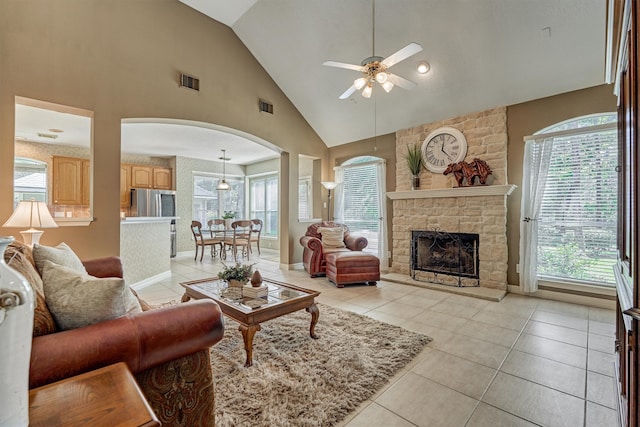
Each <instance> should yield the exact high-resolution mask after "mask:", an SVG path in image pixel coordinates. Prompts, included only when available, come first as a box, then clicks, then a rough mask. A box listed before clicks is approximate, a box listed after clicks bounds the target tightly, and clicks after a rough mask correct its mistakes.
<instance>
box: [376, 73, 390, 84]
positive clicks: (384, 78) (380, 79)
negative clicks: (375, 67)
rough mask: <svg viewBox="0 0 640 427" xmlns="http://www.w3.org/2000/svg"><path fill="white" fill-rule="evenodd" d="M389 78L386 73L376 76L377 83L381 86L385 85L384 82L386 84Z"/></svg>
mask: <svg viewBox="0 0 640 427" xmlns="http://www.w3.org/2000/svg"><path fill="white" fill-rule="evenodd" d="M388 78H389V75H388V74H387V73H385V72H384V71H383V72H380V73H378V74H376V81H377V82H378V83H380V84H383V83H384V82H386V81H387V79H388Z"/></svg>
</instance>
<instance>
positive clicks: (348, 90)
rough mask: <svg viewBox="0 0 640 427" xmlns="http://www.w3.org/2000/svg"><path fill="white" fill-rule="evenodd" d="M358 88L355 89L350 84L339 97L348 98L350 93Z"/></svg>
mask: <svg viewBox="0 0 640 427" xmlns="http://www.w3.org/2000/svg"><path fill="white" fill-rule="evenodd" d="M356 90H358V89H356V86H355V85H351V87H350V88H349V89H347V90H345V91H344V93H343V94H342V95H340V99H347V98H349V97H350V96H351V95H353V93H354V92H355V91H356Z"/></svg>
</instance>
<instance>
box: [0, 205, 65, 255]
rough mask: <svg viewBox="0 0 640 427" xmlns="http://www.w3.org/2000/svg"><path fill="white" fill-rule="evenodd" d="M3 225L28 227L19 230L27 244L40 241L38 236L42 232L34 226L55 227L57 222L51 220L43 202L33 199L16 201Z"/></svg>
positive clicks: (30, 244)
mask: <svg viewBox="0 0 640 427" xmlns="http://www.w3.org/2000/svg"><path fill="white" fill-rule="evenodd" d="M2 226H3V227H15V228H20V227H29V229H28V230H25V231H21V232H20V234H21V235H22V240H23V241H24V243H26V244H27V245H29V246H32V245H33V244H34V243H38V242H39V241H40V237H41V236H42V234H43V233H44V232H43V231H41V230H36V228H56V227H58V224H56V222H55V221H54V220H53V218H52V217H51V214H50V213H49V208H47V204H46V203H45V202H37V201H35V200H33V199H32V200H22V201H21V202H20V203H18V207H17V208H16V210H15V211H14V212H13V215H11V216H10V217H9V219H8V220H7V222H5V223H4V224H3V225H2Z"/></svg>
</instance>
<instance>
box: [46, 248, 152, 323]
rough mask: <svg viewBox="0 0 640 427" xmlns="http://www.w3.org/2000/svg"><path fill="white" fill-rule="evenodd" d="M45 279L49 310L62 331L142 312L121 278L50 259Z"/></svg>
mask: <svg viewBox="0 0 640 427" xmlns="http://www.w3.org/2000/svg"><path fill="white" fill-rule="evenodd" d="M42 282H43V284H44V294H45V296H46V299H47V305H48V306H49V310H51V314H52V315H53V318H54V319H55V321H56V323H57V325H58V327H59V328H60V329H62V330H67V329H74V328H81V327H83V326H87V325H92V324H94V323H98V322H102V321H105V320H110V319H115V318H116V317H120V316H124V315H125V314H128V313H139V312H141V311H142V309H141V308H140V304H139V303H138V300H137V298H136V297H135V296H134V295H133V293H132V292H131V290H130V289H129V287H128V286H127V285H126V284H125V283H124V280H123V279H121V278H117V277H114V278H97V277H93V276H89V275H88V274H86V273H85V274H83V273H78V272H77V271H74V270H73V269H71V268H68V267H65V266H62V265H57V264H54V263H52V262H51V261H48V260H46V261H45V262H44V272H43V274H42Z"/></svg>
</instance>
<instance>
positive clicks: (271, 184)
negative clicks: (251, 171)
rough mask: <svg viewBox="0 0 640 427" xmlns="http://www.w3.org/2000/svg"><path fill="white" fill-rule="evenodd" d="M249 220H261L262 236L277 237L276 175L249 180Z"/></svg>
mask: <svg viewBox="0 0 640 427" xmlns="http://www.w3.org/2000/svg"><path fill="white" fill-rule="evenodd" d="M250 192H251V205H250V208H249V209H250V215H251V219H261V220H262V223H263V227H262V235H263V236H272V237H276V236H277V235H278V175H268V176H262V177H255V178H251V180H250Z"/></svg>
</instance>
